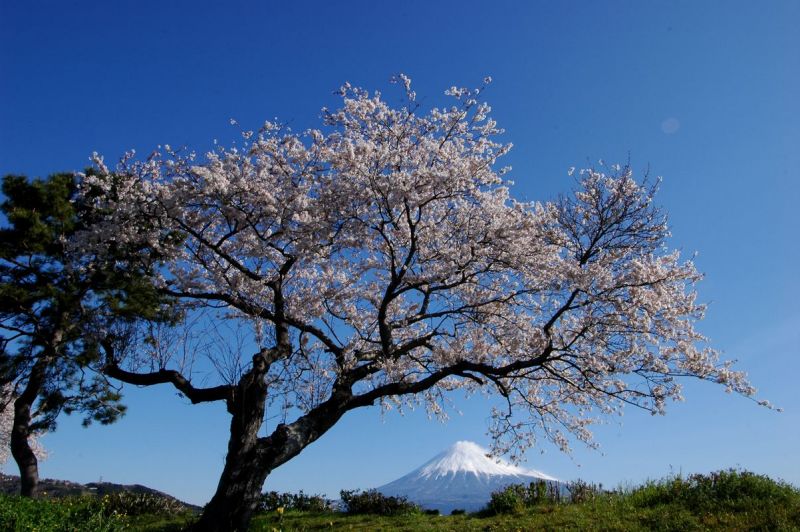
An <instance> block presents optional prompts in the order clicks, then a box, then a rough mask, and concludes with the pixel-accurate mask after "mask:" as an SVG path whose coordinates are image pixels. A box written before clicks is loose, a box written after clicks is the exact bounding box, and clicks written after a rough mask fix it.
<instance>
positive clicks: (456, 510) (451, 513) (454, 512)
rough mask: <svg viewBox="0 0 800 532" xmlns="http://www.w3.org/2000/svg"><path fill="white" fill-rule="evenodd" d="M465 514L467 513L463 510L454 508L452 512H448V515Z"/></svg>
mask: <svg viewBox="0 0 800 532" xmlns="http://www.w3.org/2000/svg"><path fill="white" fill-rule="evenodd" d="M465 513H467V511H466V510H464V509H463V508H455V509H453V511H452V512H450V515H464V514H465Z"/></svg>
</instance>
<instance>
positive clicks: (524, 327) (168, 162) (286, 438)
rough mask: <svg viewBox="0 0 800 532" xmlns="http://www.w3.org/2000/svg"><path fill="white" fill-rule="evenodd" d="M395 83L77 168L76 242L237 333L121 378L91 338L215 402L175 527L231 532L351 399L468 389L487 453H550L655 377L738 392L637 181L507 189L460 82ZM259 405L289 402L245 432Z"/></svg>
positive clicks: (644, 391) (658, 382)
mask: <svg viewBox="0 0 800 532" xmlns="http://www.w3.org/2000/svg"><path fill="white" fill-rule="evenodd" d="M396 81H397V82H398V83H399V84H400V85H402V86H404V88H405V91H404V100H403V102H402V103H401V104H400V105H399V106H396V107H395V106H391V105H390V104H388V103H387V101H386V100H385V99H384V98H383V97H382V95H381V94H380V93H377V92H375V93H369V92H367V91H365V90H362V89H359V88H354V87H352V86H350V85H345V86H344V87H342V89H341V91H340V94H341V97H342V104H341V107H340V108H339V109H337V110H334V111H330V110H327V109H323V119H324V120H323V121H324V123H323V124H322V126H321V127H320V129H311V130H308V131H304V132H299V133H296V132H293V131H291V130H289V129H288V128H287V127H284V126H282V125H280V124H278V123H275V122H267V123H266V124H265V125H264V126H263V127H262V128H261V129H260V130H259V131H257V132H249V131H245V132H243V137H244V143H243V144H241V145H239V146H238V147H234V148H230V149H225V148H220V149H218V150H216V151H214V152H212V153H209V154H207V155H206V156H205V157H197V156H196V155H195V154H193V153H185V152H183V151H181V150H173V149H172V148H170V147H169V146H165V147H163V148H161V149H159V150H157V151H156V152H154V153H153V154H152V155H151V156H150V157H148V158H147V159H145V160H137V159H136V158H135V157H134V155H133V154H129V155H127V156H126V157H125V158H123V160H122V161H121V162H120V164H119V165H118V166H117V167H116V168H115V169H113V170H109V169H108V168H107V167H106V166H105V164H104V162H103V159H102V157H100V156H96V158H95V161H96V165H97V172H96V175H94V176H87V177H86V178H85V180H84V186H85V187H86V189H87V190H93V191H95V193H96V194H98V195H97V199H96V207H97V209H98V210H100V211H102V212H104V213H105V219H104V220H103V221H102V222H100V223H98V224H97V225H96V226H95V227H94V229H93V230H92V231H91V232H87V233H86V234H85V235H84V238H83V239H82V240H81V241H80V250H79V251H82V252H90V253H93V254H102V250H103V249H105V248H107V247H108V246H109V245H110V244H114V245H128V246H129V247H131V248H137V249H149V250H154V251H155V252H156V254H157V255H158V256H159V257H161V259H160V260H159V262H158V265H157V270H158V278H157V279H156V280H155V281H154V282H156V284H157V285H158V286H159V288H160V289H161V290H162V291H163V292H164V293H165V294H169V295H170V296H173V297H175V298H178V299H180V300H181V301H184V302H185V303H186V304H191V305H195V306H197V305H204V306H207V307H214V308H217V309H223V310H224V312H225V313H226V315H225V319H235V320H239V321H240V322H241V323H246V324H252V326H253V330H254V333H253V337H254V342H256V343H257V344H258V345H257V347H256V348H254V350H255V351H257V352H256V353H255V355H253V356H252V359H251V360H248V359H247V358H245V354H246V353H239V355H240V356H241V357H242V358H240V360H242V362H241V367H242V371H241V372H240V373H239V374H238V375H236V377H235V378H229V379H227V380H226V379H220V381H219V382H218V383H217V384H215V385H213V386H210V387H200V386H197V385H196V383H194V382H193V381H192V375H191V374H188V373H185V372H180V371H178V370H176V369H175V368H174V367H173V366H171V365H170V362H169V358H168V357H165V356H163V353H162V355H159V356H155V355H153V360H156V359H157V360H158V361H159V362H158V363H157V364H155V365H151V370H150V371H142V369H141V364H139V365H138V367H139V370H136V369H135V367H134V366H135V365H131V364H130V362H129V360H127V359H126V358H125V357H122V356H119V355H118V354H117V353H116V352H115V350H114V349H113V346H111V345H108V346H107V349H106V357H107V358H106V362H105V368H104V371H105V372H106V374H107V375H109V376H112V377H114V378H117V379H119V380H121V381H124V382H127V383H132V384H136V385H155V384H161V383H165V384H171V385H173V386H174V387H175V388H177V389H178V390H179V391H180V392H181V393H182V394H184V395H185V396H186V397H187V398H188V399H189V400H190V401H191V402H192V403H201V402H208V401H222V402H224V403H225V404H226V405H227V409H228V412H229V413H230V415H231V423H230V440H229V445H228V454H227V459H226V462H225V466H224V470H223V472H222V476H221V478H220V482H219V486H218V488H217V491H216V493H215V495H214V497H213V498H212V499H211V501H210V502H209V504H208V505H207V506H206V509H205V511H204V513H203V515H202V517H201V519H200V521H199V523H198V525H197V527H198V529H201V530H244V529H246V527H247V523H248V522H249V519H250V515H251V513H252V511H253V510H254V508H255V505H256V501H257V498H258V494H259V492H260V490H261V488H262V485H263V483H264V481H265V479H266V477H267V476H268V475H269V473H270V472H271V471H272V470H274V469H275V468H276V467H279V466H280V465H281V464H284V463H285V462H287V461H288V460H290V459H292V458H293V457H295V456H297V455H298V454H299V453H300V452H301V451H302V450H303V449H304V448H305V447H306V446H308V445H309V444H311V443H312V442H314V441H315V440H317V439H318V438H319V437H320V436H322V435H323V434H324V433H325V432H326V431H328V430H329V429H330V428H331V427H333V426H334V425H335V424H336V423H337V422H338V421H339V420H340V419H341V417H342V416H343V415H344V414H345V413H347V412H348V411H351V410H353V409H356V408H361V407H365V406H371V405H376V404H384V405H389V404H395V403H398V404H403V403H415V404H416V403H420V402H422V403H424V404H425V405H427V407H428V408H429V409H430V410H431V411H432V412H434V413H436V412H439V411H440V410H441V408H442V404H443V400H444V399H445V397H446V394H447V393H448V392H450V391H452V390H456V389H462V390H467V391H471V390H490V391H494V392H496V393H497V394H499V396H500V397H501V398H503V400H504V404H505V405H506V407H507V408H504V409H498V410H497V411H495V412H494V417H493V419H494V423H493V425H492V426H491V428H490V430H491V434H492V435H493V436H495V439H496V444H495V451H496V452H504V451H508V450H512V449H513V450H520V449H524V448H525V447H528V446H531V445H533V444H534V442H535V441H536V438H537V437H544V438H546V439H549V440H551V441H552V442H554V443H555V444H557V445H558V446H559V447H561V448H562V449H565V450H566V449H568V447H569V441H570V436H571V437H574V438H576V439H577V440H579V441H583V442H587V443H591V442H592V439H591V438H592V436H591V433H590V431H589V428H588V426H589V425H590V424H591V423H592V422H594V421H595V420H596V419H597V418H598V416H604V415H608V414H612V413H614V412H618V411H620V409H621V408H623V407H624V406H625V405H632V406H636V407H641V408H644V409H647V410H649V411H651V412H653V413H663V412H664V409H665V405H666V403H667V402H668V401H669V400H674V399H680V393H681V386H680V382H679V379H678V378H679V377H696V378H699V379H703V380H708V381H713V382H717V383H720V384H722V385H723V386H724V387H725V388H726V389H727V390H728V391H734V392H738V393H741V394H744V395H747V396H750V395H752V394H753V393H754V390H753V388H752V387H751V386H750V385H749V384H748V383H747V381H746V379H745V377H744V376H743V374H742V373H740V372H736V371H733V370H732V369H731V368H730V363H728V362H720V361H719V360H718V355H717V353H716V352H715V351H714V350H713V349H711V348H709V347H707V345H706V343H705V339H704V338H703V337H702V336H701V335H700V334H699V333H698V332H697V331H696V330H695V323H696V322H697V321H698V320H699V319H701V318H702V316H703V312H704V310H705V309H704V307H703V305H701V304H699V303H697V302H696V294H695V291H694V285H695V283H696V282H697V281H698V280H699V279H700V277H701V276H700V274H698V272H697V271H696V269H695V267H694V266H693V265H692V263H691V262H690V261H688V260H684V259H682V258H681V257H680V256H679V253H678V252H676V251H671V250H669V249H668V248H667V247H666V238H667V237H668V234H669V233H668V227H667V224H666V218H665V216H664V215H663V213H662V212H660V211H659V209H658V208H656V206H655V205H654V203H653V194H654V192H655V187H654V186H652V185H647V184H646V183H640V182H637V180H636V179H634V176H633V172H632V171H631V169H630V168H628V167H612V168H609V169H606V170H604V169H587V170H582V171H579V172H577V173H576V174H575V179H576V185H577V186H576V188H575V191H574V192H573V193H572V194H569V195H565V196H564V197H562V198H561V199H559V200H558V201H554V202H548V203H528V202H522V201H518V200H516V199H514V197H513V196H512V195H511V192H510V188H509V187H510V182H509V181H508V180H507V179H506V177H505V176H506V172H507V171H508V170H507V169H502V168H500V167H498V160H499V159H500V158H501V157H502V156H503V155H504V154H506V153H507V152H508V150H509V149H510V148H511V145H510V144H505V143H503V142H501V141H500V140H499V136H500V134H501V133H502V131H501V130H500V129H499V128H498V127H497V125H496V123H495V122H494V121H493V120H492V119H491V118H490V116H489V113H490V108H489V106H488V105H487V104H486V103H485V102H484V101H483V100H482V92H483V87H482V88H479V89H476V90H468V89H463V88H457V87H452V88H451V89H449V90H448V91H446V94H447V95H448V96H450V97H452V98H453V99H454V103H453V105H452V106H450V107H445V108H433V109H430V110H428V111H427V112H423V110H422V109H421V108H420V106H419V105H418V104H417V102H416V97H415V94H414V92H413V91H412V90H411V86H410V81H409V80H408V78H406V77H405V76H399V77H398V78H397V80H396ZM488 81H489V80H488V79H487V80H486V82H487V83H488ZM97 191H100V192H99V193H97ZM152 256H153V253H152V252H149V253H148V255H147V257H144V258H142V257H131V259H130V260H144V261H146V260H148V258H149V257H152ZM156 343H157V342H151V344H152V345H155V344H156ZM251 352H252V351H251ZM268 411H271V412H276V411H277V412H281V411H283V412H288V413H290V414H291V413H295V412H296V414H297V415H296V416H295V417H293V418H292V417H287V419H286V421H285V422H284V423H280V424H278V425H277V427H276V428H275V429H274V430H272V431H271V433H269V434H267V435H265V436H259V430H260V429H261V428H262V424H263V422H264V418H265V412H268Z"/></svg>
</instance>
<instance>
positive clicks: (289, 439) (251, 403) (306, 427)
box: [192, 364, 350, 532]
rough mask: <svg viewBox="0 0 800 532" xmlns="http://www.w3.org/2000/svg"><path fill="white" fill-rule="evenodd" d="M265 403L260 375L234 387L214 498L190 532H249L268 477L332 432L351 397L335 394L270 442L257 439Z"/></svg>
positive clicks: (278, 430) (253, 374)
mask: <svg viewBox="0 0 800 532" xmlns="http://www.w3.org/2000/svg"><path fill="white" fill-rule="evenodd" d="M254 366H255V364H254ZM266 397H267V394H266V386H265V385H264V379H263V374H261V375H260V376H258V375H257V374H256V372H253V371H251V372H249V373H248V374H247V375H245V377H243V378H242V381H240V383H239V385H238V386H237V388H236V397H235V398H234V400H233V401H232V402H231V403H232V404H229V410H230V411H231V414H232V415H233V418H232V419H231V438H230V441H229V442H228V455H227V457H226V458H225V468H224V469H223V471H222V475H221V477H220V481H219V484H218V486H217V491H216V493H215V494H214V497H213V498H212V499H211V501H210V502H209V503H208V504H207V505H206V507H205V509H204V510H203V514H202V515H201V516H200V519H199V521H198V522H197V523H195V524H194V525H193V526H192V530H193V531H201V532H223V531H224V532H244V531H246V530H248V528H249V525H250V520H251V518H252V517H253V513H254V512H255V511H256V509H257V507H258V502H259V499H260V497H261V490H262V488H263V486H264V481H265V480H266V479H267V476H268V475H269V474H270V473H271V472H272V471H273V470H274V469H275V468H276V467H278V466H280V465H282V464H284V463H286V462H287V461H289V460H290V459H291V458H294V457H295V456H297V455H298V454H300V452H301V451H302V450H303V449H305V448H306V447H307V446H308V445H310V444H311V443H313V442H314V441H316V440H317V439H318V438H319V437H320V436H322V434H324V433H325V432H327V431H328V430H329V429H330V428H331V427H333V425H335V424H336V422H337V421H338V420H339V419H341V417H342V415H344V413H345V412H346V411H347V410H348V408H347V402H348V399H349V397H350V396H349V394H347V393H346V392H343V393H341V394H334V395H333V396H332V397H331V399H329V400H328V401H326V402H325V403H323V404H322V405H320V406H318V407H317V408H315V409H313V410H311V411H310V412H309V413H308V414H306V415H304V416H302V417H300V418H299V419H298V420H297V421H295V422H293V423H291V424H290V425H283V424H281V425H278V427H277V428H276V429H275V431H274V432H273V433H272V434H271V435H270V436H268V437H266V438H258V437H257V434H258V430H259V428H260V427H261V424H262V420H263V418H264V409H265V405H266ZM231 406H232V408H231Z"/></svg>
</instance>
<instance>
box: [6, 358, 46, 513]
mask: <svg viewBox="0 0 800 532" xmlns="http://www.w3.org/2000/svg"><path fill="white" fill-rule="evenodd" d="M46 368H47V360H46V359H45V358H40V359H39V360H38V361H37V362H36V364H34V365H33V368H31V373H30V375H29V377H28V383H27V385H26V386H25V389H24V390H23V391H22V393H21V394H20V395H19V397H17V399H16V400H15V401H14V424H13V426H12V427H11V455H12V456H13V457H14V461H15V462H16V463H17V467H19V480H20V495H22V496H23V497H36V495H37V488H38V485H39V461H38V460H37V459H36V454H35V453H34V452H33V449H31V446H30V443H29V441H28V438H29V437H30V435H31V431H30V426H31V409H32V408H33V403H34V401H36V398H37V397H38V395H39V392H40V391H41V389H42V385H43V383H44V378H45V370H46Z"/></svg>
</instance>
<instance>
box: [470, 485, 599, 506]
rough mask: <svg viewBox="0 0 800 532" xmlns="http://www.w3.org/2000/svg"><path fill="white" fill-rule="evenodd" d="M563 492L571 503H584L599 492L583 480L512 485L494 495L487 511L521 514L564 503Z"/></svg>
mask: <svg viewBox="0 0 800 532" xmlns="http://www.w3.org/2000/svg"><path fill="white" fill-rule="evenodd" d="M562 487H563V490H562ZM562 491H563V492H566V493H567V494H568V495H569V501H570V502H583V501H585V500H588V499H589V498H591V497H593V496H594V494H595V493H597V492H598V491H599V490H598V488H596V487H595V486H592V485H590V484H588V483H586V482H583V481H581V480H577V481H575V482H570V483H568V484H559V483H557V482H547V481H544V480H539V481H537V482H531V483H530V484H529V485H528V486H525V485H523V484H512V485H510V486H506V487H505V488H503V489H502V490H500V491H496V492H494V493H492V497H491V499H490V500H489V504H488V506H487V507H486V511H487V512H488V513H492V514H509V513H520V512H522V511H524V510H525V508H532V507H534V506H539V505H542V504H548V503H549V504H554V503H558V502H562V499H563V495H562Z"/></svg>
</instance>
